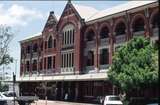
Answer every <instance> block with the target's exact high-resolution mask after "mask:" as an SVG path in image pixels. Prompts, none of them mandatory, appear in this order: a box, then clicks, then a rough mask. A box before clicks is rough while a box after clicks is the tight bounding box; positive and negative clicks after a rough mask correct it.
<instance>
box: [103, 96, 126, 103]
mask: <svg viewBox="0 0 160 105" xmlns="http://www.w3.org/2000/svg"><path fill="white" fill-rule="evenodd" d="M104 105H123V103H122V101H121V100H120V98H119V96H115V95H109V96H106V97H105V99H104Z"/></svg>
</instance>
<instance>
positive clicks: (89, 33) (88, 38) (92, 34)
mask: <svg viewBox="0 0 160 105" xmlns="http://www.w3.org/2000/svg"><path fill="white" fill-rule="evenodd" d="M94 37H95V34H94V32H93V30H90V31H89V32H88V33H87V37H86V38H87V41H93V39H94Z"/></svg>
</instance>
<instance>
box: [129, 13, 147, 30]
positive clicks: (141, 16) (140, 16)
mask: <svg viewBox="0 0 160 105" xmlns="http://www.w3.org/2000/svg"><path fill="white" fill-rule="evenodd" d="M138 18H142V19H143V20H144V30H145V26H146V25H147V19H146V17H145V16H144V15H143V14H140V13H139V14H136V15H134V16H133V18H132V19H131V24H130V28H131V29H132V31H133V25H134V22H135V21H136V20H137V19H138Z"/></svg>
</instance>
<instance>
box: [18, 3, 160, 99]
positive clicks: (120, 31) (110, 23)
mask: <svg viewBox="0 0 160 105" xmlns="http://www.w3.org/2000/svg"><path fill="white" fill-rule="evenodd" d="M158 12H159V11H158V6H157V4H153V5H148V6H143V7H138V8H134V9H131V10H127V11H124V12H120V13H115V14H113V15H111V16H105V17H102V18H99V19H95V20H92V21H87V22H85V20H84V19H82V18H81V17H80V15H79V13H78V12H77V11H76V9H75V8H74V6H73V5H72V3H71V2H68V3H67V5H66V6H65V9H64V11H63V13H62V15H61V17H60V19H59V20H57V19H56V17H55V15H54V12H50V15H49V17H48V20H47V22H46V25H45V27H44V29H43V30H42V34H39V35H38V36H35V37H32V38H30V39H26V40H22V41H21V42H20V44H21V66H20V67H21V69H20V74H21V77H22V78H23V77H26V76H28V75H29V76H30V77H34V76H35V77H39V76H41V75H43V76H48V75H49V76H56V75H65V73H67V75H68V74H70V75H82V74H89V73H100V72H104V73H106V70H107V69H108V67H109V65H111V64H112V56H113V55H114V52H115V50H116V48H117V47H118V46H120V45H121V44H123V43H124V42H126V41H129V40H130V39H131V38H132V37H134V36H138V35H144V37H150V38H151V40H153V41H155V40H157V39H158V30H157V29H158V23H157V21H158V20H156V19H158V14H159V13H158ZM154 20H156V22H155V21H154ZM137 24H138V26H136V25H137ZM67 25H71V26H73V27H74V31H73V33H72V34H71V33H70V32H71V31H69V33H70V34H69V35H70V36H69V37H70V38H73V37H74V38H73V40H74V44H73V45H69V46H63V43H64V35H67V34H66V33H64V28H65V27H66V26H67ZM103 29H104V30H103ZM103 31H104V32H103ZM105 32H106V33H105ZM67 33H68V31H67ZM104 33H105V34H104ZM89 34H91V35H89ZM71 35H73V36H72V37H71ZM49 39H52V40H51V42H52V43H51V44H52V45H50V43H49ZM68 40H70V39H69V38H68V37H67V41H66V42H67V43H68ZM35 44H37V51H36V52H34V45H35ZM28 46H30V51H29V53H27V50H28V49H27V48H28ZM49 46H52V47H51V48H49ZM68 52H71V54H72V53H73V56H72V55H71V54H68ZM63 54H68V55H64V56H63ZM104 57H106V58H104ZM69 58H70V59H69ZM50 59H51V60H50ZM62 59H64V62H63V61H62ZM66 59H67V63H66V61H65V60H66ZM68 59H69V60H68ZM34 60H36V62H37V63H36V64H37V70H36V71H35V70H33V67H34V66H33V62H34ZM70 60H71V61H70ZM105 60H106V61H105ZM72 61H74V62H73V67H72V66H71V65H70V63H71V62H72ZM27 62H29V65H27ZM68 62H69V63H68ZM63 63H65V64H64V65H63ZM71 64H72V63H71ZM34 65H35V64H34ZM66 65H67V67H66V68H65V67H64V69H63V66H66ZM68 65H69V66H70V67H68ZM27 67H29V69H28V68H27ZM70 71H71V72H70ZM96 81H97V82H98V80H96V79H95V80H92V82H93V83H92V82H89V81H88V80H86V81H85V82H84V84H86V87H85V85H82V86H81V85H79V84H80V83H81V82H82V81H81V82H75V83H74V82H73V83H72V82H71V83H67V85H66V83H65V82H63V81H61V82H60V83H59V82H58V83H57V82H56V86H57V87H59V88H61V89H60V90H61V91H60V90H59V91H60V94H61V97H62V98H63V94H64V91H68V90H66V88H65V86H72V85H73V84H74V85H73V87H74V86H75V92H74V93H75V98H76V99H77V98H78V97H82V96H83V95H85V94H87V92H85V91H86V90H85V88H86V89H89V90H90V89H91V88H92V86H93V87H94V84H95V88H94V89H95V90H93V92H94V91H96V89H100V90H103V92H102V93H103V95H105V94H106V93H107V92H106V93H105V90H106V89H107V91H108V94H109V93H112V88H113V86H111V85H110V83H108V82H106V81H105V80H103V81H100V82H99V83H96ZM94 82H95V83H94ZM87 83H88V85H87ZM22 84H23V83H22ZM53 84H54V83H53ZM97 84H99V85H100V86H98V85H97ZM96 85H97V86H96ZM101 85H102V86H101ZM105 85H106V86H108V87H104V86H105ZM21 86H22V85H21ZM88 86H89V87H88ZM22 87H23V86H22ZM63 87H64V88H63ZM81 87H83V88H84V91H83V90H81ZM70 91H72V89H71V90H70ZM78 91H82V93H81V92H78ZM83 92H84V93H83ZM93 92H91V95H96V94H94V93H93ZM97 95H98V93H97Z"/></svg>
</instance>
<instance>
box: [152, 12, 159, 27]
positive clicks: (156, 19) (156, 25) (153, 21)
mask: <svg viewBox="0 0 160 105" xmlns="http://www.w3.org/2000/svg"><path fill="white" fill-rule="evenodd" d="M158 16H159V14H158V13H157V14H155V15H154V17H153V20H152V28H158V22H159V20H158Z"/></svg>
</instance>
